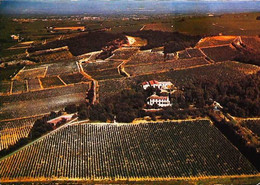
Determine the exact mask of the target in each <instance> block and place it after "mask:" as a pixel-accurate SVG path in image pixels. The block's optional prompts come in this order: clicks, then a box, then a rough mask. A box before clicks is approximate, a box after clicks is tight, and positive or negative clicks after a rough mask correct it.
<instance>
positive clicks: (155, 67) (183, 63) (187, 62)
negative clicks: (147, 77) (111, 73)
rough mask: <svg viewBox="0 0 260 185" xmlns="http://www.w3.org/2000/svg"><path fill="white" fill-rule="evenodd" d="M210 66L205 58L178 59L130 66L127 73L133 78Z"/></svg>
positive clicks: (127, 67) (126, 68)
mask: <svg viewBox="0 0 260 185" xmlns="http://www.w3.org/2000/svg"><path fill="white" fill-rule="evenodd" d="M206 64H209V62H208V61H207V60H205V58H203V57H200V58H191V59H178V60H169V61H166V62H161V63H151V64H147V65H136V66H130V65H127V66H126V67H125V70H126V72H128V73H129V74H130V75H131V76H138V75H144V74H152V73H160V72H165V71H169V70H173V69H174V70H176V69H185V68H189V67H195V66H196V67H197V66H201V65H206Z"/></svg>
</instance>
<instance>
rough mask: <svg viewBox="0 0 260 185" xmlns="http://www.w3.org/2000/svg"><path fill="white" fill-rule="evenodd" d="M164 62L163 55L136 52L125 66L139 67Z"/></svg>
mask: <svg viewBox="0 0 260 185" xmlns="http://www.w3.org/2000/svg"><path fill="white" fill-rule="evenodd" d="M163 61H164V54H162V53H157V52H138V53H136V54H135V55H133V56H132V57H131V58H130V60H129V61H128V62H127V63H126V65H140V64H145V63H157V62H163Z"/></svg>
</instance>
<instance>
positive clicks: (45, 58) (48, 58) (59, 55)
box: [32, 51, 73, 63]
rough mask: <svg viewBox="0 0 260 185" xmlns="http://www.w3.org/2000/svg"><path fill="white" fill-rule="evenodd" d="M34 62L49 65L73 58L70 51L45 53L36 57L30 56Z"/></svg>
mask: <svg viewBox="0 0 260 185" xmlns="http://www.w3.org/2000/svg"><path fill="white" fill-rule="evenodd" d="M32 58H33V59H34V60H36V61H37V62H41V63H49V62H54V61H61V60H67V59H71V58H73V55H72V54H71V52H70V51H58V52H54V53H45V54H42V55H38V56H32Z"/></svg>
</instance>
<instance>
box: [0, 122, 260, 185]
mask: <svg viewBox="0 0 260 185" xmlns="http://www.w3.org/2000/svg"><path fill="white" fill-rule="evenodd" d="M0 164H1V165H0V166H1V167H0V176H1V179H2V181H5V180H7V181H8V180H18V179H19V180H27V181H28V180H37V179H41V180H43V179H49V180H51V179H56V180H57V179H78V180H113V179H115V178H117V179H122V180H126V179H129V180H138V179H139V180H152V179H153V180H154V179H164V180H167V179H174V178H183V177H187V178H190V177H206V176H221V175H225V176H228V175H244V174H258V171H257V170H256V169H255V168H254V166H253V165H252V164H251V163H250V162H249V161H247V159H246V158H245V157H244V156H243V155H242V154H241V153H240V152H239V151H238V150H237V149H236V148H235V147H234V146H233V145H232V144H231V143H230V142H229V141H228V140H227V139H226V138H225V137H224V136H223V135H222V134H221V133H220V131H219V130H218V129H216V128H215V127H214V126H213V125H212V124H210V122H209V121H208V120H199V121H183V122H165V123H150V124H149V123H148V124H138V125H131V124H121V125H113V124H80V125H74V126H68V127H66V128H63V129H62V130H59V131H58V132H55V133H53V134H50V135H48V136H46V137H45V138H43V139H42V140H40V141H37V142H36V143H34V144H32V145H30V146H28V147H26V148H24V149H22V150H20V151H18V152H17V153H16V154H14V155H12V156H10V157H7V158H5V159H3V160H1V162H0Z"/></svg>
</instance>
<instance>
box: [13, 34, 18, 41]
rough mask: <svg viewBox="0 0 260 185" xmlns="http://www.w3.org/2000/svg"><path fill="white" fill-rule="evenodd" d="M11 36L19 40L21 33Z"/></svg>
mask: <svg viewBox="0 0 260 185" xmlns="http://www.w3.org/2000/svg"><path fill="white" fill-rule="evenodd" d="M11 38H12V39H13V40H19V39H20V35H19V34H17V35H11Z"/></svg>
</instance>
